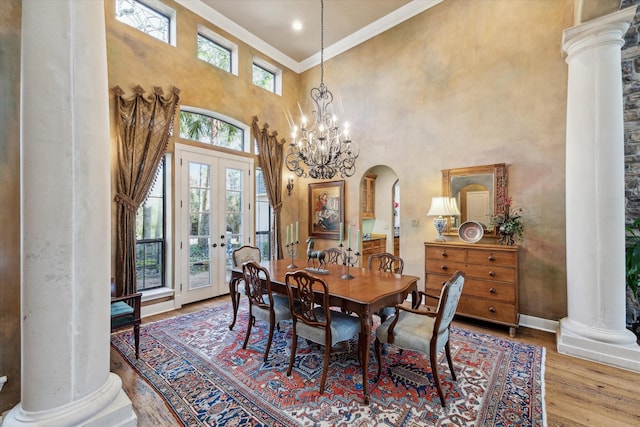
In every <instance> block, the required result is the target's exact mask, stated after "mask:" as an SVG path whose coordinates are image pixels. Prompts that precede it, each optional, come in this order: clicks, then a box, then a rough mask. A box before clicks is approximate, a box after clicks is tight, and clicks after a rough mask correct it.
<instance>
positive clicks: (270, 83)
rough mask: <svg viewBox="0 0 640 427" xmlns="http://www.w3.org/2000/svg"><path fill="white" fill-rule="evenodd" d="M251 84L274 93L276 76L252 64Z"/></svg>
mask: <svg viewBox="0 0 640 427" xmlns="http://www.w3.org/2000/svg"><path fill="white" fill-rule="evenodd" d="M253 84H254V85H256V86H260V87H261V88H263V89H266V90H268V91H269V92H274V93H275V91H276V75H275V74H274V73H272V72H271V71H269V70H265V69H264V68H262V67H261V66H259V65H256V64H253Z"/></svg>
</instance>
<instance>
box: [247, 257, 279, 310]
mask: <svg viewBox="0 0 640 427" xmlns="http://www.w3.org/2000/svg"><path fill="white" fill-rule="evenodd" d="M242 276H243V278H244V282H245V286H246V288H245V289H246V293H247V297H248V298H249V304H253V305H257V306H258V307H262V308H269V307H273V294H272V293H271V278H270V277H269V270H267V269H266V268H264V267H262V266H261V265H260V264H258V263H257V262H255V261H247V262H245V263H243V264H242Z"/></svg>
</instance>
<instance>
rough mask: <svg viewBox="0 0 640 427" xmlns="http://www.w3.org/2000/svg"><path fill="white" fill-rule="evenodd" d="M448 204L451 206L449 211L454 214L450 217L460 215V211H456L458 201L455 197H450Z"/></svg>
mask: <svg viewBox="0 0 640 427" xmlns="http://www.w3.org/2000/svg"><path fill="white" fill-rule="evenodd" d="M449 204H450V206H451V210H452V211H453V212H454V213H452V214H450V215H460V209H458V201H457V199H456V198H455V197H451V198H450V199H449Z"/></svg>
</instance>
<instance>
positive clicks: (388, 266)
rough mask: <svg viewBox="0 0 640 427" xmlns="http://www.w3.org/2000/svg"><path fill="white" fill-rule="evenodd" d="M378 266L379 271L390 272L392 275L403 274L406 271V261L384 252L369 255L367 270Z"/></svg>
mask: <svg viewBox="0 0 640 427" xmlns="http://www.w3.org/2000/svg"><path fill="white" fill-rule="evenodd" d="M376 265H377V268H376V269H377V270H378V271H389V272H391V273H398V274H402V270H404V260H403V259H402V258H400V257H397V256H395V255H393V254H390V253H389V252H382V253H380V254H373V255H369V259H368V260H367V268H368V269H369V270H371V269H372V268H375V266H376Z"/></svg>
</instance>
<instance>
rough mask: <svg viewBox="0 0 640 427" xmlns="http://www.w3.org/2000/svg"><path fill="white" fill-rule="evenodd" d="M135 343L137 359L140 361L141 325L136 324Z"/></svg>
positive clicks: (134, 326) (134, 331)
mask: <svg viewBox="0 0 640 427" xmlns="http://www.w3.org/2000/svg"><path fill="white" fill-rule="evenodd" d="M133 341H134V342H135V345H136V359H138V358H139V357H138V356H139V355H140V324H139V323H136V324H134V325H133Z"/></svg>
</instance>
